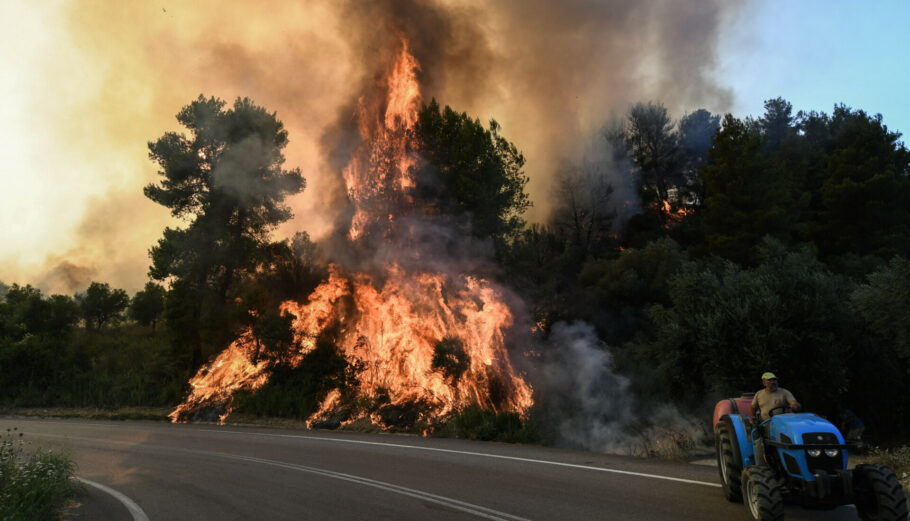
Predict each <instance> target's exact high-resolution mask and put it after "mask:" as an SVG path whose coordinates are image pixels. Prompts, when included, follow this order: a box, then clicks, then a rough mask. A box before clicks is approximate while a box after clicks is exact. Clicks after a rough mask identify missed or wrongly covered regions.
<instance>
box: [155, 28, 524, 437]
mask: <svg viewBox="0 0 910 521" xmlns="http://www.w3.org/2000/svg"><path fill="white" fill-rule="evenodd" d="M419 70H420V67H419V65H418V63H417V61H416V60H415V59H414V57H413V56H412V55H411V54H410V53H409V51H408V46H407V42H405V41H402V47H401V50H400V52H399V53H398V56H397V60H396V61H395V63H394V64H393V66H392V67H390V72H389V74H388V76H387V80H386V85H387V89H388V90H387V95H386V97H385V99H384V102H385V107H384V115H383V117H378V116H379V114H383V113H382V111H381V110H380V111H379V112H377V111H376V110H375V108H374V109H371V107H376V106H377V104H375V103H373V104H371V103H370V100H367V99H365V98H361V99H360V100H359V113H358V120H359V128H360V135H361V137H362V138H363V143H362V144H361V146H360V147H358V149H357V150H355V152H354V154H353V156H352V158H351V161H350V163H349V164H348V165H347V167H346V168H345V169H344V171H343V176H344V179H345V182H346V184H347V188H348V197H349V198H350V200H351V202H352V203H353V205H354V208H355V213H354V217H353V219H352V223H351V228H350V230H349V232H348V238H349V239H350V240H351V241H354V242H355V243H357V244H361V245H362V246H363V247H368V246H367V245H366V244H365V243H363V241H362V240H363V239H365V238H367V237H374V238H375V237H379V238H385V240H387V241H392V240H395V238H394V234H393V233H392V231H393V229H394V226H395V219H396V216H398V215H400V214H401V213H402V212H403V211H404V209H405V208H408V207H409V204H410V203H411V199H412V195H411V193H410V190H411V188H413V187H414V186H415V182H414V178H413V176H414V175H415V167H416V165H417V164H418V156H417V150H418V145H417V143H416V142H415V140H414V137H413V127H414V125H415V124H416V122H417V108H418V105H419V103H420V99H421V98H420V89H419V85H418V83H417V72H418V71H419ZM403 242H404V243H406V244H393V245H392V248H391V249H392V250H393V251H398V252H402V254H406V250H409V249H411V250H413V248H415V246H413V245H412V244H411V241H409V240H406V241H403ZM412 253H416V255H415V256H416V257H420V256H421V252H419V251H418V252H412ZM425 253H426V254H427V255H432V254H433V252H425ZM281 311H282V313H290V314H291V315H293V316H294V320H293V328H294V334H295V340H296V342H295V344H296V345H297V346H299V347H298V349H297V351H296V352H294V353H290V354H288V356H287V357H286V359H287V360H289V361H290V363H291V364H292V365H296V364H298V363H299V362H300V361H301V360H303V357H304V356H305V355H306V354H307V353H309V352H310V351H312V350H313V349H314V347H315V345H316V339H317V338H318V337H320V335H323V334H324V333H325V332H326V331H327V329H328V328H329V327H330V326H332V327H333V329H332V331H337V333H335V335H334V340H335V343H336V345H337V347H338V349H339V352H340V353H341V354H342V355H343V356H344V357H345V358H346V359H347V360H348V362H349V363H350V364H351V367H352V368H354V371H355V372H356V375H355V376H356V381H357V384H356V386H357V392H358V393H359V395H360V396H362V397H366V398H369V399H371V400H373V401H377V400H378V399H379V398H380V397H381V398H382V399H383V400H384V401H385V403H386V404H387V406H388V407H397V408H410V409H411V410H413V411H416V413H415V414H416V417H415V418H416V419H421V420H426V421H433V420H437V419H441V418H444V417H445V416H446V415H448V414H450V413H451V412H453V411H455V410H458V409H460V408H462V407H465V406H468V405H477V406H480V407H483V408H487V409H493V410H508V411H515V412H519V413H524V412H525V411H526V410H527V409H528V408H529V407H530V406H531V404H532V399H531V389H530V387H529V386H528V385H527V384H526V383H525V382H524V380H523V379H522V378H520V377H519V376H517V375H516V374H515V371H514V370H513V368H512V365H511V363H510V361H509V358H508V353H507V351H506V348H505V343H504V335H505V332H506V331H507V330H508V329H509V327H511V325H512V321H513V318H512V313H511V311H510V310H509V308H508V306H507V305H506V304H505V303H504V301H503V298H502V295H501V294H500V292H499V291H497V290H496V289H495V288H494V287H493V286H491V285H490V284H489V283H488V282H486V281H484V280H482V279H480V278H476V277H472V276H469V275H449V274H444V273H432V272H429V271H422V270H417V271H414V270H411V271H408V270H405V269H403V268H402V267H401V265H400V264H399V263H397V262H394V261H392V262H389V263H387V264H385V265H383V266H382V267H381V268H380V269H378V270H376V271H375V272H374V273H346V272H345V270H344V269H343V268H341V267H339V266H335V265H333V266H331V267H330V274H329V279H328V280H327V281H326V282H325V283H323V284H321V285H320V286H319V287H317V288H316V290H314V292H313V293H312V294H311V295H310V296H309V298H308V299H307V302H306V303H305V304H302V303H297V302H293V301H288V302H285V303H283V304H282V306H281ZM336 326H337V327H336ZM252 342H253V340H252V335H251V334H250V333H249V332H247V333H245V334H243V335H241V337H240V338H238V340H237V341H235V342H234V343H233V344H232V345H231V346H230V348H228V349H227V350H225V351H224V352H223V353H222V354H221V355H220V356H219V357H218V358H217V359H216V360H215V361H213V362H212V363H210V364H209V365H207V366H206V367H204V368H203V369H202V370H200V372H199V374H197V375H196V377H194V378H193V380H192V381H191V384H192V386H193V392H192V394H191V395H190V397H189V398H188V399H187V402H186V403H184V404H182V405H181V406H180V408H178V409H177V410H176V411H174V413H173V414H172V416H171V417H172V418H173V419H175V420H177V419H185V418H186V417H187V414H188V412H189V411H193V410H198V409H199V408H200V407H205V406H214V405H218V404H220V405H221V407H222V408H223V409H224V411H225V412H224V415H222V417H221V419H222V420H223V419H224V417H226V416H227V414H229V412H230V400H231V398H230V396H231V393H233V392H234V391H235V390H237V389H250V390H255V389H257V388H258V387H260V386H262V385H263V384H264V383H265V382H266V381H267V379H268V371H267V367H266V366H265V365H264V362H259V363H257V364H253V363H252V362H251V359H252V356H251V353H252V351H251V347H250V346H251V343H252ZM341 401H342V395H341V393H340V392H339V391H338V390H337V389H336V390H333V391H331V392H330V393H329V394H328V395H327V396H326V398H325V400H324V401H323V403H322V405H321V406H320V408H319V410H318V411H317V412H316V413H314V414H313V415H312V416H311V418H310V420H309V422H308V424H312V423H313V422H316V421H322V420H326V419H327V418H329V417H330V416H331V415H332V414H333V411H334V410H335V408H336V407H337V406H338V405H339V404H340V402H341ZM358 415H359V416H360V417H364V416H367V415H370V418H371V420H372V421H374V422H376V423H380V422H382V421H383V420H382V418H381V415H379V414H377V412H376V410H361V411H359V412H356V411H355V414H354V416H349V417H348V418H347V420H348V421H350V420H354V419H357V416H358ZM412 416H414V415H412Z"/></svg>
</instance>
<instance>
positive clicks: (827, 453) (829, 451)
mask: <svg viewBox="0 0 910 521" xmlns="http://www.w3.org/2000/svg"><path fill="white" fill-rule="evenodd" d="M839 453H840V451H839V450H837V449H825V456H828V457H829V458H833V457H835V456H837V455H838V454H839Z"/></svg>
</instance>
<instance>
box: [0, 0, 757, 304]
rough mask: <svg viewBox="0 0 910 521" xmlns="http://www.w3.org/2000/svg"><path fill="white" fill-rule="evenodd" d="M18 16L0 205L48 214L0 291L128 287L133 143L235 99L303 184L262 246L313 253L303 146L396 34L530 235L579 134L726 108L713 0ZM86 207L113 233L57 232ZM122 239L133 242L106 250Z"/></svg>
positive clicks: (151, 208)
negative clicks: (520, 181)
mask: <svg viewBox="0 0 910 521" xmlns="http://www.w3.org/2000/svg"><path fill="white" fill-rule="evenodd" d="M33 4H34V3H33ZM29 5H31V4H28V3H26V2H23V3H22V4H21V6H19V8H17V10H22V11H23V12H24V11H27V10H29V9H34V12H33V13H32V14H31V15H30V16H28V17H23V22H28V23H30V24H32V25H34V27H33V28H32V29H30V30H31V31H32V32H34V33H35V34H39V33H40V34H49V35H52V36H50V39H49V40H48V41H47V42H44V41H43V40H42V42H43V43H41V45H37V44H36V45H34V46H33V48H31V52H33V54H31V55H26V56H25V57H24V58H23V60H27V62H28V63H29V64H30V66H31V67H32V69H30V71H29V72H28V73H26V74H25V75H24V76H23V82H22V85H23V88H22V92H21V96H19V97H17V104H16V105H17V106H21V107H22V111H23V114H26V115H28V116H27V117H24V118H23V120H22V124H21V125H20V127H21V128H19V130H18V131H19V132H20V133H22V134H23V135H26V136H31V135H34V139H32V138H31V137H30V138H28V139H25V140H24V141H23V146H22V147H21V148H23V150H24V156H23V157H31V158H40V160H39V159H35V160H34V161H33V162H31V163H28V164H22V165H18V166H16V165H13V166H11V168H12V170H16V171H23V172H25V171H28V172H31V173H32V175H30V176H28V177H29V178H30V181H29V183H30V184H29V185H28V186H25V187H22V188H21V189H15V190H11V191H9V192H8V193H10V194H18V195H16V196H15V197H17V198H18V197H21V196H22V194H33V193H34V194H36V195H35V197H29V199H30V200H34V199H37V198H38V195H37V194H40V196H41V197H43V198H44V199H45V200H46V204H42V205H32V206H33V207H31V208H27V209H25V210H27V211H28V212H30V214H29V215H30V217H29V218H28V219H25V220H20V222H22V226H33V228H31V229H27V230H26V229H22V228H13V227H8V228H10V229H9V230H7V231H6V232H5V233H6V234H7V235H5V236H4V240H3V242H4V243H5V244H8V248H9V250H8V251H6V252H3V253H4V256H3V258H0V266H3V268H2V269H3V271H2V272H0V278H3V279H4V280H12V279H13V278H15V279H18V280H25V279H31V280H34V279H37V278H38V276H37V275H36V273H39V272H41V271H42V270H46V269H49V268H52V267H53V265H54V264H53V263H51V264H50V265H47V266H45V265H44V264H43V260H44V259H46V258H48V257H55V256H61V255H64V254H65V253H66V252H68V251H71V250H75V251H79V252H81V253H82V254H84V258H80V259H79V262H78V263H79V264H80V265H85V266H92V267H93V269H95V270H97V271H96V272H97V277H98V278H99V279H100V280H105V281H108V282H110V283H111V284H112V285H114V286H117V287H126V288H127V289H131V290H133V289H138V288H140V287H141V286H142V284H143V283H144V280H145V267H147V265H148V259H147V250H148V247H149V245H151V244H154V241H155V240H156V239H157V238H158V237H159V236H160V233H161V230H162V228H163V227H164V226H165V225H166V224H168V217H167V212H166V210H164V209H162V208H159V207H157V206H156V205H155V204H154V203H152V202H151V201H147V200H145V199H143V197H142V195H141V191H142V187H143V186H145V185H146V184H148V183H149V182H150V181H153V180H154V179H155V169H154V165H153V164H152V163H151V162H149V161H148V160H147V150H146V149H145V144H146V143H147V142H148V141H149V140H154V139H155V138H156V137H158V136H160V135H161V134H162V133H163V132H164V131H165V130H170V129H173V128H174V125H175V123H174V119H173V116H174V114H176V113H177V111H178V110H179V109H180V107H182V106H183V105H185V104H186V103H188V102H189V101H191V100H192V99H195V98H196V97H197V96H198V95H199V94H200V93H204V94H205V95H206V96H209V95H213V96H218V97H220V98H223V99H225V100H227V101H228V102H230V101H232V100H233V99H234V98H236V97H238V96H241V97H243V96H249V97H250V98H252V99H253V100H254V101H255V102H256V103H257V104H259V105H261V106H264V107H266V108H268V109H269V110H270V111H276V112H277V113H278V115H279V117H280V118H281V119H282V121H284V123H285V125H286V127H287V129H288V130H289V134H290V139H291V145H290V146H289V147H288V149H287V152H286V153H287V156H288V163H287V164H288V166H289V167H296V166H299V167H300V168H301V170H302V171H303V174H304V177H306V178H307V181H308V189H307V190H306V191H305V192H304V193H303V194H301V195H299V196H297V197H296V198H295V199H294V200H293V201H291V204H292V206H293V207H294V209H295V213H296V219H295V221H293V222H290V223H287V224H286V225H285V226H283V227H282V228H281V229H280V231H279V232H280V234H282V235H285V236H292V235H293V233H294V232H296V231H298V230H300V229H301V228H304V229H306V230H307V231H309V232H310V234H311V236H313V237H314V238H315V239H320V238H322V237H324V236H325V235H326V234H327V233H328V232H329V230H331V229H333V228H334V223H335V219H336V217H338V214H339V205H338V204H336V203H337V202H338V201H339V200H343V196H344V193H343V188H342V187H341V184H340V183H339V181H338V178H337V175H336V173H337V170H336V169H335V168H332V167H331V166H329V165H327V162H328V163H333V162H334V161H333V160H334V159H337V158H333V157H327V156H326V155H324V154H323V153H322V152H321V151H322V150H325V147H324V146H323V145H324V136H326V135H327V134H333V133H338V132H343V129H340V128H339V127H338V126H337V123H338V114H339V113H341V114H345V115H346V116H347V117H348V120H349V121H350V119H351V117H352V116H353V112H352V111H351V109H352V108H353V105H352V100H356V99H357V97H358V96H359V95H361V94H362V93H363V92H364V86H365V85H369V84H370V82H372V81H374V80H375V73H376V63H381V62H382V61H383V58H384V57H385V56H384V54H386V53H388V52H391V51H390V46H388V45H387V43H388V41H389V38H390V37H392V38H394V33H395V32H396V31H399V32H402V33H403V34H404V36H406V37H407V38H408V40H409V41H410V42H411V45H412V50H413V52H414V53H415V56H416V58H417V59H418V60H419V62H420V63H421V67H422V72H421V78H420V79H421V82H422V84H423V85H424V92H425V94H426V97H427V98H429V97H436V98H437V99H439V100H440V102H441V103H443V104H448V105H451V106H452V107H454V108H456V109H457V110H459V111H466V112H468V113H469V114H471V115H472V116H476V117H478V118H480V119H481V121H486V120H488V119H489V118H494V117H495V118H496V119H497V120H498V121H499V122H500V123H501V124H502V126H503V135H504V136H506V137H507V138H509V139H510V140H512V141H513V142H515V143H516V144H517V145H518V147H519V148H520V149H521V150H522V151H523V152H524V153H525V155H526V157H527V159H528V163H527V168H526V171H527V173H528V175H529V176H530V178H531V182H530V184H529V187H528V189H529V192H530V194H531V197H532V200H533V201H534V207H533V208H532V209H531V211H530V212H529V214H528V217H529V219H530V220H531V221H538V222H540V221H544V220H546V218H547V216H548V214H549V212H550V208H551V207H552V204H551V202H550V194H551V193H552V190H553V187H554V183H553V179H555V176H556V175H557V174H558V173H559V172H560V170H561V169H562V168H561V167H562V166H563V163H564V161H565V160H566V159H569V160H571V161H573V162H576V163H577V162H578V160H579V159H578V156H575V155H574V154H575V151H576V144H577V143H578V142H579V138H580V137H582V136H588V135H594V134H596V133H597V131H598V129H599V128H600V127H601V126H602V125H603V124H604V122H605V121H607V120H608V119H609V116H610V114H614V113H624V112H625V110H626V108H627V107H628V106H629V104H630V103H632V102H635V101H639V100H648V99H651V100H660V101H662V102H664V103H665V104H666V105H667V107H668V108H669V109H670V110H671V112H673V113H676V114H681V113H684V112H686V111H691V110H692V109H694V108H698V107H705V108H708V109H709V110H711V111H712V112H714V113H717V112H722V111H723V110H725V109H727V108H729V104H730V94H729V92H727V91H726V90H724V88H722V87H721V86H719V85H717V84H715V83H714V81H713V80H712V78H713V75H712V73H713V69H714V66H715V64H716V59H717V52H716V44H717V39H718V32H719V28H720V27H721V26H723V24H724V21H725V20H726V18H727V16H728V15H730V14H731V11H733V10H736V9H740V8H741V5H740V4H735V3H730V2H720V1H719V0H713V1H707V2H692V1H687V2H659V1H656V0H651V1H635V0H605V1H602V2H590V1H586V0H568V1H565V2H548V1H544V0H528V1H519V0H505V1H501V2H480V1H479V0H466V1H456V0H407V1H404V0H401V1H391V0H381V1H378V2H334V1H329V0H310V1H307V2H295V3H287V4H281V5H270V6H269V8H267V9H264V8H262V7H261V6H260V5H259V4H256V3H232V4H230V5H227V4H224V3H223V2H215V1H213V0H202V1H199V2H191V3H189V2H179V3H174V2H165V3H164V4H163V5H152V4H128V5H127V4H124V5H118V6H117V7H116V8H111V7H110V6H109V5H107V4H104V3H98V2H92V1H88V0H74V1H71V2H67V3H66V4H65V5H62V6H54V7H44V8H39V7H34V8H32V7H29ZM34 5H36V6H37V4H34ZM26 8H28V9H26ZM29 27H31V26H30V25H29V24H25V25H23V31H25V30H26V29H28V28H29ZM17 85H18V83H17ZM343 107H344V108H343ZM339 111H340V112H339ZM334 140H335V141H336V142H337V141H339V140H340V136H336V138H335V139H334ZM332 149H333V150H336V151H337V150H338V149H337V148H335V147H332ZM339 153H340V154H341V157H343V158H344V159H346V158H347V157H348V154H344V153H342V152H339ZM41 183H45V184H41ZM125 193H130V194H134V195H133V197H132V204H131V205H130V206H131V207H132V209H133V211H134V212H135V211H138V212H140V213H141V215H143V216H144V217H145V218H143V219H123V218H120V214H118V213H117V211H118V209H119V205H113V206H103V207H100V208H99V207H97V205H93V204H92V203H91V201H92V200H93V199H94V200H97V199H99V198H100V199H111V198H117V199H120V198H122V197H123V196H122V195H120V194H125ZM10 203H13V201H10ZM143 205H145V207H144V208H143ZM341 206H343V205H341ZM2 207H5V208H7V209H9V208H14V207H17V206H16V205H15V204H0V208H2ZM10 211H11V210H10ZM89 211H93V212H96V213H98V212H101V211H103V212H106V213H105V216H106V217H107V219H106V220H107V222H110V223H112V226H108V227H104V228H102V229H99V230H97V231H95V232H94V233H93V234H91V235H88V236H84V235H83V234H77V233H73V230H74V229H76V228H78V227H79V226H80V219H81V218H80V214H82V215H85V213H86V212H89ZM341 211H343V209H342V210H341ZM19 213H20V214H21V211H20V212H19ZM15 217H16V216H15V215H14V214H12V213H10V214H4V220H10V219H14V218H15ZM92 218H94V217H92ZM124 234H130V235H131V236H132V237H133V238H134V240H131V241H129V242H128V243H123V242H121V241H120V239H121V238H122V237H123V235H124ZM107 244H123V245H124V246H123V247H121V248H120V250H119V251H118V252H117V259H118V261H117V262H116V266H118V267H124V266H128V267H129V268H130V269H129V270H117V269H113V268H114V266H111V265H109V264H112V263H109V262H107V259H109V258H110V257H108V255H109V254H110V251H109V248H107V247H106V245H107ZM24 252H27V253H28V255H27V256H26V255H25V253H24Z"/></svg>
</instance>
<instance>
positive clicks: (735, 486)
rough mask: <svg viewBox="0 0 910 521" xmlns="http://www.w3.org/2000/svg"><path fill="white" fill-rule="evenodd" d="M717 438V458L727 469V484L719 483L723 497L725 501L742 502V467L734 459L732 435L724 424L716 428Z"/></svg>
mask: <svg viewBox="0 0 910 521" xmlns="http://www.w3.org/2000/svg"><path fill="white" fill-rule="evenodd" d="M718 438H719V440H720V443H719V445H720V446H719V448H718V450H719V451H720V454H719V456H720V457H721V458H723V459H724V461H725V462H726V467H727V482H726V483H721V484H722V485H723V489H724V497H726V498H727V501H731V502H734V503H740V502H742V500H743V492H742V482H741V480H742V468H741V467H742V466H741V464H740V463H739V462H738V461H736V459H735V457H734V453H733V441H734V440H733V435H732V433H731V432H730V428H729V426H728V425H727V424H726V423H722V424H721V425H720V426H719V427H718ZM718 463H720V462H718ZM721 480H722V481H723V475H721Z"/></svg>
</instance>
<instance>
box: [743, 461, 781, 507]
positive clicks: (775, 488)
mask: <svg viewBox="0 0 910 521" xmlns="http://www.w3.org/2000/svg"><path fill="white" fill-rule="evenodd" d="M750 478H751V479H752V484H753V489H754V493H755V495H756V497H757V498H758V500H759V506H758V510H759V519H760V520H761V521H783V519H784V500H783V496H782V495H781V490H780V483H779V481H778V479H777V476H776V475H775V473H774V471H773V470H771V468H770V467H768V466H766V465H752V466H749V467H746V470H745V472H744V473H743V480H746V479H750ZM747 507H748V505H747Z"/></svg>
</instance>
